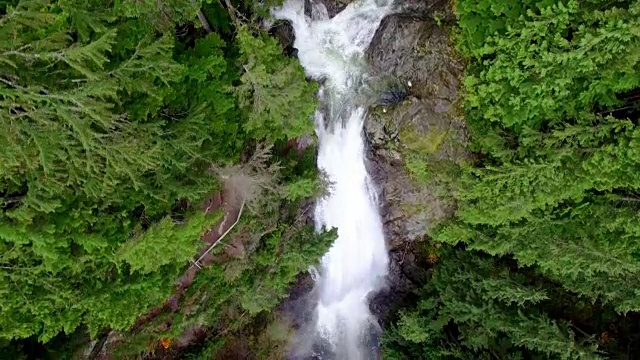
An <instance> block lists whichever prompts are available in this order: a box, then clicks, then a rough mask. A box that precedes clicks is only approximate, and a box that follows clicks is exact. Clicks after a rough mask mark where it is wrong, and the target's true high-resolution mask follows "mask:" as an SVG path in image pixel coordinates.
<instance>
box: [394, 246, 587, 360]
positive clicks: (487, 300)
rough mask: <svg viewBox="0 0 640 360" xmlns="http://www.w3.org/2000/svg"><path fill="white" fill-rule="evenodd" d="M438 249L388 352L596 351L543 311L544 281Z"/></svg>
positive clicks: (427, 355) (569, 355)
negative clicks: (435, 262) (418, 296)
mask: <svg viewBox="0 0 640 360" xmlns="http://www.w3.org/2000/svg"><path fill="white" fill-rule="evenodd" d="M443 255H444V256H443V258H442V263H440V264H439V265H437V267H436V269H435V272H434V274H433V277H432V279H431V280H430V281H429V284H428V285H427V286H426V287H425V288H424V289H423V290H422V292H421V299H422V300H420V302H419V303H418V305H417V306H416V307H415V308H414V309H412V310H410V311H405V312H403V313H402V314H401V315H400V318H399V320H398V323H397V328H396V329H395V330H394V331H392V332H390V333H388V334H387V335H386V339H385V341H384V343H385V349H386V350H385V351H386V352H387V353H389V354H390V355H391V356H390V358H394V357H393V354H396V355H395V358H402V356H403V355H412V356H414V357H407V358H412V359H437V358H444V357H453V358H476V359H477V358H490V357H492V356H493V357H498V358H503V357H508V356H514V355H516V354H520V356H522V355H524V354H528V356H534V357H544V358H562V359H585V358H597V357H598V356H597V355H596V354H595V353H594V347H593V346H585V345H583V344H581V342H580V341H578V340H576V339H575V336H574V334H573V332H572V331H571V330H570V328H569V326H568V323H567V322H565V321H562V320H554V319H552V318H550V317H549V314H547V313H546V312H545V311H544V310H545V307H544V303H545V302H546V301H547V300H548V299H549V297H548V294H547V292H546V291H545V289H544V288H543V287H542V286H541V285H537V284H531V283H530V280H529V279H528V278H527V277H525V276H524V275H522V274H518V273H514V272H512V271H511V270H509V269H508V268H507V267H506V266H504V265H501V264H500V263H499V262H497V261H495V260H491V259H490V258H488V257H486V256H483V255H481V254H479V253H475V252H463V251H460V250H452V251H447V252H446V253H445V254H443Z"/></svg>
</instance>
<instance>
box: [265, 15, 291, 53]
mask: <svg viewBox="0 0 640 360" xmlns="http://www.w3.org/2000/svg"><path fill="white" fill-rule="evenodd" d="M269 34H270V35H271V36H273V37H275V38H276V39H277V40H278V42H279V43H280V47H281V48H282V52H283V53H284V54H285V55H287V56H289V57H292V58H296V59H297V58H298V49H296V48H294V47H293V43H294V41H295V40H296V35H295V32H294V31H293V26H292V25H291V23H290V22H288V21H285V20H278V21H277V22H276V23H275V24H273V26H271V28H270V29H269Z"/></svg>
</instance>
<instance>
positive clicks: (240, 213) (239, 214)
mask: <svg viewBox="0 0 640 360" xmlns="http://www.w3.org/2000/svg"><path fill="white" fill-rule="evenodd" d="M244 204H245V202H244V201H242V205H240V211H239V212H238V217H237V218H236V222H234V223H233V224H232V225H231V226H230V227H229V228H228V229H227V231H225V232H224V234H222V235H220V237H219V238H218V240H216V241H215V242H214V243H213V244H211V246H210V247H209V248H208V249H207V251H205V252H204V254H202V255H201V256H200V257H199V258H198V260H196V261H194V265H196V266H199V263H200V260H202V259H204V257H205V256H206V255H207V254H208V253H209V252H210V251H211V250H213V248H214V247H216V245H218V243H219V242H221V241H222V239H224V237H225V236H227V235H228V234H229V233H230V232H231V230H232V229H233V228H234V227H235V226H236V225H237V224H238V222H240V218H241V217H242V211H243V210H244ZM192 266H193V265H192Z"/></svg>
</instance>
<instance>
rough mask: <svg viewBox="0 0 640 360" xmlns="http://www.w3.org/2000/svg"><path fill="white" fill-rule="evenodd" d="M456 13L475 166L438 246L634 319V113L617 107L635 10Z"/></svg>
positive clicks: (587, 7) (632, 68)
mask: <svg viewBox="0 0 640 360" xmlns="http://www.w3.org/2000/svg"><path fill="white" fill-rule="evenodd" d="M457 9H458V15H459V17H460V32H459V34H458V40H459V43H460V45H461V48H462V49H463V50H464V51H465V52H466V54H467V55H468V56H469V57H470V61H471V65H470V67H469V71H468V74H467V76H466V83H467V85H468V90H469V92H468V93H469V95H468V96H467V99H466V100H467V110H468V120H469V123H470V124H471V129H472V131H473V132H472V135H473V136H474V149H476V150H479V151H481V152H482V153H483V157H484V160H483V161H482V162H477V163H476V164H473V166H470V167H468V168H467V169H465V171H464V174H463V176H462V179H461V181H460V184H459V187H458V190H457V193H456V197H457V199H458V206H459V208H458V211H457V213H456V219H455V221H452V222H450V223H449V224H446V225H444V226H443V227H442V228H441V229H439V230H438V231H437V233H436V234H435V236H436V238H437V239H439V240H440V241H444V242H448V243H450V244H456V243H459V242H462V243H465V244H467V248H469V249H474V250H482V251H484V252H487V253H489V254H491V255H497V256H503V255H513V257H514V258H515V259H517V261H518V263H519V264H520V265H521V266H537V267H538V268H539V269H540V271H542V273H543V274H544V275H545V276H547V277H549V278H551V279H554V280H555V281H558V282H560V283H561V284H562V285H563V286H565V288H566V289H569V290H572V291H576V292H578V293H579V294H581V295H583V296H585V297H586V298H588V299H590V300H592V301H595V300H596V299H601V300H603V301H605V302H611V303H612V304H613V305H614V306H615V307H616V308H617V309H618V310H619V311H620V312H628V311H638V310H640V293H636V291H635V290H632V289H634V288H635V280H634V279H635V278H636V277H637V274H638V271H639V270H640V262H638V259H637V258H636V254H637V252H638V249H637V243H638V232H637V230H636V225H635V223H636V222H637V219H636V213H637V205H636V203H637V202H636V200H635V198H636V195H635V193H636V192H637V189H638V188H640V183H639V182H638V179H637V176H635V175H634V171H633V170H632V169H634V168H636V167H637V166H638V164H639V161H640V156H639V155H638V138H639V136H640V132H639V130H638V129H637V126H636V123H637V116H638V113H637V111H634V110H633V109H634V106H637V105H635V104H634V103H633V101H634V100H633V97H631V100H624V99H625V95H624V93H626V92H629V91H631V90H634V89H637V88H638V87H640V77H639V75H638V74H640V69H639V68H638V66H639V65H638V64H639V62H640V51H639V49H640V32H639V31H640V23H639V22H638V19H640V17H639V16H638V14H640V2H638V1H622V2H613V3H611V2H604V1H589V2H584V3H580V2H575V1H567V2H561V1H520V2H515V3H514V2H510V3H509V4H507V3H506V2H502V1H498V0H491V1H461V2H460V3H459V6H458V8H457ZM632 94H633V93H632ZM625 101H627V102H625ZM629 101H630V102H629ZM615 106H618V107H619V106H622V107H625V108H629V109H630V111H628V112H619V111H618V110H617V108H611V107H615ZM605 115H606V116H605ZM627 117H629V118H627Z"/></svg>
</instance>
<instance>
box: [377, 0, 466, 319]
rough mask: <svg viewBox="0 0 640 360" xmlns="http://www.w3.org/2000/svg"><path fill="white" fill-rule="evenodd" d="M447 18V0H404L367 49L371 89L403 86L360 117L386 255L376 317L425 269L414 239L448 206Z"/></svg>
mask: <svg viewBox="0 0 640 360" xmlns="http://www.w3.org/2000/svg"><path fill="white" fill-rule="evenodd" d="M454 20H455V18H454V16H453V13H452V11H451V9H450V7H449V3H448V1H446V0H432V1H408V2H405V3H404V4H402V5H401V6H399V7H398V11H397V12H396V13H395V14H393V15H390V16H388V17H387V18H386V19H385V20H384V21H383V23H382V24H381V26H380V28H379V29H378V32H377V34H376V36H375V37H374V40H373V42H372V44H371V46H370V48H369V50H368V53H367V59H368V64H369V67H370V69H369V74H370V75H371V76H372V83H373V84H374V85H373V86H374V88H375V92H377V93H378V94H380V95H381V96H383V98H384V96H385V94H386V93H387V92H388V91H390V90H389V89H397V87H398V84H399V85H400V86H401V87H402V88H403V89H404V90H405V91H406V97H405V98H404V99H403V100H402V101H400V102H398V103H397V104H395V105H393V106H389V105H388V103H387V102H384V101H383V102H382V103H384V104H385V105H374V106H372V107H371V109H370V113H369V116H368V119H367V123H366V124H365V135H366V136H367V139H368V142H369V145H370V153H369V159H370V161H371V164H370V165H371V169H372V170H371V172H372V174H374V177H375V180H376V183H377V184H378V185H379V186H380V193H381V199H382V200H383V204H384V205H383V209H382V216H383V221H384V224H385V230H386V238H387V241H388V244H389V248H390V251H391V258H392V262H391V269H390V279H389V280H390V281H389V288H388V289H387V290H386V291H384V292H382V293H381V294H379V295H378V296H377V297H376V299H374V301H373V303H372V307H373V308H374V311H376V312H378V313H379V315H380V317H381V318H382V319H385V318H387V315H388V314H389V313H390V312H393V310H394V309H395V308H396V307H397V306H398V305H399V304H400V302H401V301H402V300H401V299H403V298H405V295H406V294H407V292H409V291H410V290H411V289H412V287H413V286H415V285H416V284H419V283H423V282H424V281H425V280H426V278H427V277H428V274H427V273H425V272H424V270H420V269H424V268H429V266H428V263H429V261H430V259H429V258H428V256H427V254H425V253H424V252H423V251H419V250H418V249H417V248H418V246H417V242H416V241H417V240H421V239H423V238H424V237H425V236H426V234H427V232H428V231H429V229H430V228H432V227H433V226H434V225H435V224H436V223H438V221H440V220H442V219H443V218H445V217H446V216H449V215H450V214H451V213H452V211H453V203H452V202H451V201H448V200H447V196H446V195H444V196H443V194H442V193H441V191H439V190H441V189H438V186H437V179H438V176H439V173H438V172H440V171H445V170H444V169H446V168H447V166H448V165H455V164H459V163H460V162H461V161H463V160H464V159H465V157H466V154H465V152H464V149H463V144H464V143H465V141H466V134H465V129H464V123H463V121H462V116H461V110H460V107H459V88H460V77H461V75H462V70H463V66H462V62H461V61H460V60H459V59H458V58H457V56H456V52H455V50H454V48H453V45H452V43H451V41H450V39H449V31H450V24H452V23H453V21H454ZM376 84H377V85H376ZM389 84H392V85H389ZM378 103H380V102H378ZM418 265H421V266H418Z"/></svg>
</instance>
